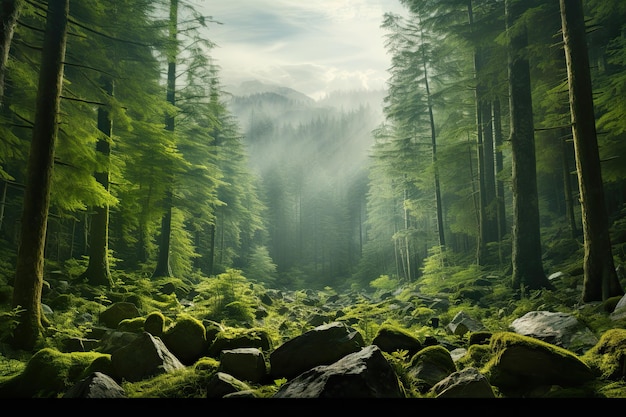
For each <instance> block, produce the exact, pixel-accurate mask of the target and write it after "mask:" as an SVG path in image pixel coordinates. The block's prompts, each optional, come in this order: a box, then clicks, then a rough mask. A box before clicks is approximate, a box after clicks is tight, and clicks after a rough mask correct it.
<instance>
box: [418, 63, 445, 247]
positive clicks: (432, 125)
mask: <svg viewBox="0 0 626 417" xmlns="http://www.w3.org/2000/svg"><path fill="white" fill-rule="evenodd" d="M422 58H423V61H422V62H423V64H424V84H425V87H426V98H427V100H428V120H429V122H430V140H431V144H432V148H433V169H434V170H435V204H436V207H435V208H436V210H437V234H438V238H439V246H442V247H443V246H445V245H446V236H445V232H444V229H443V203H442V202H441V184H440V182H439V166H438V163H437V134H436V132H435V116H434V115H433V103H432V97H431V95H430V86H429V84H428V69H427V68H426V56H425V55H424V53H422Z"/></svg>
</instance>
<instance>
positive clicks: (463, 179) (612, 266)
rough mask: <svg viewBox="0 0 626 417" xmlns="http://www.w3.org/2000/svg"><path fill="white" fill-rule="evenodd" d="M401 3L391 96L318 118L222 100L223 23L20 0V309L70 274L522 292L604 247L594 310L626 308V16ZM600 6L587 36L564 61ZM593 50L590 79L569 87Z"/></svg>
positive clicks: (244, 92)
mask: <svg viewBox="0 0 626 417" xmlns="http://www.w3.org/2000/svg"><path fill="white" fill-rule="evenodd" d="M401 3H402V4H403V5H405V6H406V8H407V11H408V17H406V18H403V17H401V16H397V15H392V14H386V15H385V16H381V22H382V26H383V27H384V28H385V29H386V30H387V33H388V36H387V39H386V45H387V49H388V52H389V54H390V55H391V57H392V65H391V67H390V68H389V81H388V89H387V90H386V91H379V92H366V91H344V92H337V93H336V94H331V95H329V96H327V97H325V98H323V99H320V100H318V101H315V100H312V99H311V98H309V97H307V96H305V95H303V94H301V93H299V92H296V91H293V90H289V89H286V88H284V87H280V86H268V85H262V84H260V83H257V82H250V83H244V84H242V85H241V86H229V87H228V88H226V87H225V86H223V85H222V83H221V81H220V68H219V63H216V62H214V61H213V60H212V59H211V50H212V48H214V47H215V45H214V44H213V43H212V42H211V39H210V34H211V31H210V28H211V25H213V24H217V22H214V21H213V20H212V19H211V18H210V17H207V16H202V15H200V14H199V13H198V12H197V11H196V10H195V9H194V8H193V7H192V6H191V5H189V4H187V3H185V2H184V1H180V0H158V1H146V0H132V1H131V0H116V1H113V2H102V1H93V2H79V1H67V0H50V1H49V2H43V1H37V0H24V1H15V0H13V1H6V0H5V1H2V4H3V6H4V5H5V4H6V5H11V6H13V7H15V10H17V11H16V12H15V13H11V10H13V9H11V8H8V7H7V8H3V10H2V11H0V16H1V17H2V21H3V25H4V27H5V28H8V29H7V30H5V34H4V39H3V41H4V43H3V45H4V46H3V48H4V49H3V50H4V52H5V55H6V62H5V63H4V65H3V66H2V68H1V69H2V75H3V78H4V84H3V92H2V93H3V94H2V108H1V110H0V179H1V183H0V198H1V201H0V251H1V253H2V256H1V258H0V262H1V265H0V267H1V269H2V273H1V274H0V280H1V281H2V284H3V285H7V286H9V287H15V294H13V295H12V296H6V297H5V298H6V299H5V300H4V302H5V304H6V306H4V307H5V308H7V309H9V308H11V307H13V308H15V307H23V308H24V307H25V304H26V307H25V308H26V310H27V311H31V310H38V308H36V307H35V308H32V309H31V304H32V305H36V303H35V302H33V303H29V302H27V303H25V302H24V300H32V299H33V298H34V299H37V298H38V297H40V293H41V285H42V282H43V280H44V277H45V276H50V275H54V274H63V275H65V276H69V278H70V279H71V280H79V281H81V282H88V283H90V284H92V285H102V286H104V287H113V286H115V285H116V284H117V283H119V282H122V281H124V280H128V279H129V277H130V276H137V275H138V276H141V277H145V278H151V279H157V278H161V277H176V278H177V279H180V280H183V281H185V282H190V283H197V282H200V281H202V280H204V279H207V278H211V277H215V276H218V275H219V274H222V273H225V272H227V271H229V270H233V269H236V270H240V271H241V273H242V274H243V275H244V276H245V277H246V278H247V279H248V280H250V281H252V282H255V283H261V284H265V285H267V286H270V287H278V288H290V289H301V288H323V287H332V288H336V289H341V288H347V287H350V286H352V287H357V288H359V287H360V288H368V287H369V286H370V284H371V283H372V282H373V281H375V280H379V281H378V282H380V280H381V279H382V280H388V281H390V282H395V283H397V285H401V284H402V283H408V282H416V281H418V280H419V279H420V277H421V275H422V274H423V273H424V271H427V270H428V269H429V268H431V269H432V268H435V267H437V266H441V265H447V266H450V265H452V266H455V267H458V270H459V271H460V270H464V271H467V273H471V274H476V275H478V274H480V273H483V272H486V273H489V274H494V275H499V276H503V277H504V278H503V279H510V280H511V281H512V285H514V286H516V287H517V288H520V289H522V290H523V288H524V287H530V288H533V287H541V286H544V285H545V286H548V285H549V283H548V281H547V278H546V275H547V274H549V273H551V272H556V271H557V270H558V268H559V262H560V261H563V260H564V259H565V258H567V257H568V256H571V255H573V254H577V256H578V257H579V258H580V259H581V262H582V258H583V256H582V254H583V253H584V258H585V259H586V260H587V259H591V261H589V264H588V265H586V266H585V268H586V269H585V272H586V274H588V275H589V277H588V279H587V281H588V282H589V284H586V287H585V288H586V289H585V293H584V294H583V298H586V299H593V298H599V299H605V298H607V297H610V296H615V295H617V294H623V290H622V289H621V287H619V285H616V284H615V282H616V281H617V276H616V274H617V272H616V269H618V268H616V266H619V265H621V264H623V263H624V260H625V257H626V254H625V253H624V250H623V248H624V246H623V244H624V243H626V236H625V235H624V234H623V230H624V229H625V228H624V227H620V225H623V223H624V219H625V214H626V211H625V210H624V202H625V201H624V198H625V192H626V171H625V170H624V169H623V160H622V155H623V153H624V150H625V149H624V148H625V147H626V141H625V140H624V139H625V134H626V118H625V117H624V115H625V114H626V108H624V105H625V103H626V101H625V100H624V97H625V94H626V84H625V82H624V80H625V79H626V48H625V46H626V35H625V33H626V32H625V29H626V27H625V26H624V21H625V19H624V17H625V16H626V4H624V2H623V1H621V0H608V1H607V0H586V1H584V2H576V1H569V0H566V1H562V2H561V4H559V2H554V1H540V0H533V1H526V0H525V1H516V0H512V1H508V0H507V1H482V0H473V1H470V2H468V1H457V0H449V1H410V0H401ZM578 3H580V5H581V6H582V7H583V12H584V14H583V15H580V17H581V19H582V18H583V17H584V20H580V22H582V23H583V24H584V25H585V27H586V35H585V37H584V38H583V40H584V42H583V44H582V45H581V44H580V43H578V44H565V43H564V37H563V33H562V31H563V28H564V27H568V26H567V25H566V24H565V23H566V21H568V20H567V19H569V18H567V19H566V17H567V14H566V13H565V12H566V10H567V7H572V8H574V6H576V5H578ZM65 8H67V9H65ZM67 10H69V13H68V11H67ZM52 12H54V13H56V14H54V13H52ZM55 19H56V20H55ZM571 19H572V22H575V21H576V20H575V19H574V17H572V18H571ZM580 22H579V23H580ZM12 25H13V26H12ZM12 28H14V33H13V31H12ZM55 35H57V38H55ZM54 39H57V46H58V48H57V49H56V50H57V52H58V54H57V56H56V57H55V56H53V55H52V52H51V51H54V49H53V48H50V47H49V45H50V44H48V43H47V42H54ZM46 45H47V46H46ZM580 56H582V57H584V62H585V63H587V66H586V69H587V70H588V71H589V79H585V77H584V76H583V75H578V76H577V77H578V78H577V79H573V78H572V77H573V76H572V73H569V74H568V62H569V63H570V64H571V62H572V57H580ZM54 62H56V63H57V65H58V66H60V68H61V71H60V73H59V72H56V73H55V72H54V71H51V68H54V65H53V66H52V67H51V66H50V65H49V64H50V63H54ZM576 62H578V61H576ZM520 65H521V67H520ZM570 67H571V65H570ZM520 68H521V72H520ZM525 68H526V69H527V72H524V69H525ZM55 75H56V76H57V77H59V79H60V80H62V84H61V87H62V88H61V89H60V91H59V92H58V95H57V96H56V100H58V103H59V104H58V109H54V108H53V110H52V112H53V113H54V115H55V116H54V118H53V121H54V122H53V123H50V119H47V120H48V124H46V123H45V122H44V121H42V120H46V119H45V117H43V116H42V115H43V114H45V104H46V103H54V102H55V98H54V94H53V93H50V92H48V93H47V94H48V95H47V96H46V93H43V91H44V89H45V88H44V87H45V86H46V85H51V84H54V83H53V81H54V78H50V77H54V76H55ZM574 75H576V74H574ZM50 80H52V82H51V81H50ZM575 82H582V83H583V84H585V85H586V86H587V87H588V90H590V91H592V92H593V102H592V103H591V107H587V112H586V113H585V111H584V109H583V113H582V114H583V116H584V117H583V118H582V119H575V118H574V115H575V114H576V113H575V111H574V110H575V105H576V104H577V103H579V102H584V97H583V95H582V94H583V93H580V91H578V92H577V91H573V90H572V85H575ZM46 83H47V84H46ZM582 91H585V90H584V89H583V90H582ZM50 94H52V95H50ZM576 94H579V95H580V97H578V96H576ZM519 97H521V98H519ZM572 97H574V99H573V100H572ZM576 97H578V99H576ZM529 110H530V113H529ZM589 110H590V111H589ZM579 116H580V113H578V116H576V117H579ZM42 117H43V119H42ZM583 119H584V120H586V121H591V122H592V125H593V126H592V127H593V129H592V130H587V131H586V132H583V133H582V134H581V133H580V132H578V131H577V130H576V128H579V127H581V126H583V125H584V124H585V123H583ZM573 121H574V123H573ZM576 121H577V123H576ZM581 135H582V138H583V139H582V141H583V142H585V141H586V143H587V144H590V145H589V146H591V149H592V150H593V149H595V150H596V153H597V155H596V154H594V153H589V152H588V151H583V148H581V147H580V146H581V145H580V143H578V144H577V138H580V137H581ZM579 140H580V139H579ZM596 141H597V145H596ZM43 145H45V146H44V148H43V149H42V146H43ZM577 146H578V149H577ZM587 164H590V165H587ZM595 164H597V166H598V167H599V166H601V175H599V174H600V173H599V170H598V169H595V167H596V165H595ZM47 165H50V167H49V169H46V167H47ZM587 166H590V167H591V168H590V169H589V170H587V168H586V167H587ZM594 169H595V170H594ZM38 174H39V177H38ZM38 178H43V179H44V181H43V182H42V181H38ZM590 178H591V180H590V182H587V181H588V180H589V179H590ZM48 179H49V181H48ZM598 179H599V181H600V183H599V184H600V186H599V187H598V182H593V181H597V180H598ZM598 202H599V205H598ZM524 204H527V205H526V206H524ZM534 216H536V219H535V218H534ZM598 218H600V220H599V221H597V220H595V219H598ZM535 220H536V221H535ZM37 225H39V226H37ZM619 230H621V231H622V232H621V233H616V231H619ZM609 232H610V234H609ZM594 233H595V236H600V239H591V237H592V236H594ZM608 239H610V241H609V240H608ZM39 240H41V242H42V243H41V245H42V249H43V251H38V250H37V248H38V246H39V243H37V242H38V241H39ZM592 241H593V242H598V241H599V242H600V245H602V244H604V246H602V247H601V248H600V249H599V250H594V247H593V246H590V245H591V242H592ZM607 242H608V246H607V245H606V243H607ZM583 251H584V252H583ZM592 261H593V262H592ZM537 265H538V267H537ZM598 265H600V268H601V269H603V271H604V272H602V273H600V274H597V273H595V272H594V270H593V268H596V267H597V266H598ZM528 267H535V269H534V270H530V271H529V270H526V271H524V268H528ZM607 271H608V272H607ZM531 275H532V277H531ZM593 282H600V284H593ZM32 314H33V315H34V316H36V317H35V319H34V320H35V321H36V322H37V321H39V320H40V319H39V317H38V314H39V313H38V312H34V311H33V312H32ZM18 330H19V328H18ZM18 334H19V331H18ZM26 339H28V338H26ZM29 344H30V342H29V341H26V342H25V343H24V345H26V346H28V345H29Z"/></svg>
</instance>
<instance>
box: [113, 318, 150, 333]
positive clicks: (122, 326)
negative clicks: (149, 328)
mask: <svg viewBox="0 0 626 417" xmlns="http://www.w3.org/2000/svg"><path fill="white" fill-rule="evenodd" d="M144 322H145V319H144V318H143V317H135V318H132V319H124V320H122V321H120V323H119V324H118V325H117V330H119V331H121V332H132V333H140V332H142V331H143V326H144Z"/></svg>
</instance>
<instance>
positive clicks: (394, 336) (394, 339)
mask: <svg viewBox="0 0 626 417" xmlns="http://www.w3.org/2000/svg"><path fill="white" fill-rule="evenodd" d="M372 344H374V345H376V346H378V347H379V348H380V350H382V351H383V352H387V353H392V352H395V351H398V350H406V351H408V353H409V356H413V355H415V354H416V353H417V352H419V351H420V350H421V349H422V343H421V342H420V340H419V339H418V338H417V337H416V336H415V335H413V334H411V333H410V332H409V331H408V330H405V329H401V328H399V327H395V326H391V325H388V324H383V325H382V326H381V327H380V328H379V329H378V331H377V332H376V336H375V337H374V339H373V340H372Z"/></svg>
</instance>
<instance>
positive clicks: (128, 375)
mask: <svg viewBox="0 0 626 417" xmlns="http://www.w3.org/2000/svg"><path fill="white" fill-rule="evenodd" d="M111 365H112V366H113V370H114V372H115V377H117V378H118V379H120V380H121V379H122V378H123V379H126V380H127V381H130V382H137V381H141V380H142V379H147V378H150V377H154V376H157V375H160V374H164V373H167V372H172V371H175V370H177V369H183V368H184V367H185V366H184V365H183V364H182V363H181V362H180V361H179V360H178V358H176V356H174V355H173V354H172V353H171V352H170V351H169V350H167V347H165V344H164V343H163V342H162V341H161V339H159V338H158V337H154V336H152V335H151V334H150V333H148V332H143V333H141V335H140V337H138V338H137V339H136V340H134V341H133V342H131V343H130V344H128V345H126V346H124V347H122V348H120V349H118V350H116V351H115V352H113V354H111Z"/></svg>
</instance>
